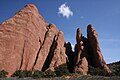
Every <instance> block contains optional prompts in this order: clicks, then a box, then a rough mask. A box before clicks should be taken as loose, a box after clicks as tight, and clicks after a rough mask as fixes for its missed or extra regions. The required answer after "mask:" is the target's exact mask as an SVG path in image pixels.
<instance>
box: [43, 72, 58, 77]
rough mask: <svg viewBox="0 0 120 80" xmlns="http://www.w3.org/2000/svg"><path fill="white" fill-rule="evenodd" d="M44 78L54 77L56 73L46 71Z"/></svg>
mask: <svg viewBox="0 0 120 80" xmlns="http://www.w3.org/2000/svg"><path fill="white" fill-rule="evenodd" d="M44 77H49V78H50V77H56V73H55V72H54V71H51V70H47V71H45V75H44Z"/></svg>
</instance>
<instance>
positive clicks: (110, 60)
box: [105, 58, 120, 63]
mask: <svg viewBox="0 0 120 80" xmlns="http://www.w3.org/2000/svg"><path fill="white" fill-rule="evenodd" d="M105 61H106V62H107V63H112V62H117V61H120V60H119V59H116V58H105Z"/></svg>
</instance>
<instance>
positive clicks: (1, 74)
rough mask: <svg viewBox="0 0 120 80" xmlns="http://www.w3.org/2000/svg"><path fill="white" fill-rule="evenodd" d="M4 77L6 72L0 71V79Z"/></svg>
mask: <svg viewBox="0 0 120 80" xmlns="http://www.w3.org/2000/svg"><path fill="white" fill-rule="evenodd" d="M6 75H8V72H6V71H4V70H1V71H0V78H1V77H6Z"/></svg>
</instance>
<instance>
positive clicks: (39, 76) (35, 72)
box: [32, 70, 45, 78]
mask: <svg viewBox="0 0 120 80" xmlns="http://www.w3.org/2000/svg"><path fill="white" fill-rule="evenodd" d="M44 75H45V73H44V72H42V71H39V70H36V71H34V73H33V75H32V77H33V78H41V77H44Z"/></svg>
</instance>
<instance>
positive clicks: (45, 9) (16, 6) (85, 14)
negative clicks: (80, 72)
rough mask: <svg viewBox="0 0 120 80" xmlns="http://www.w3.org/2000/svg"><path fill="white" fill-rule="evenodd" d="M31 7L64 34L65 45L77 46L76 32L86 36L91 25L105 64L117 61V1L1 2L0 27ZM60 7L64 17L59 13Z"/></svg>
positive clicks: (119, 9)
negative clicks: (79, 31) (69, 43)
mask: <svg viewBox="0 0 120 80" xmlns="http://www.w3.org/2000/svg"><path fill="white" fill-rule="evenodd" d="M31 3H34V4H35V5H36V6H37V8H38V10H39V12H40V14H41V15H42V16H43V17H44V19H45V20H46V21H47V22H48V23H54V24H55V25H56V26H57V27H58V29H59V30H62V31H63V32H64V35H65V41H70V42H71V43H72V45H75V43H76V42H75V41H76V40H75V37H76V28H78V27H79V28H81V29H82V32H83V35H84V36H86V28H87V25H88V24H90V23H91V24H93V25H94V28H95V29H96V30H97V32H98V39H99V42H100V47H101V51H102V53H103V56H104V58H105V60H106V62H107V63H110V62H115V61H118V60H120V0H1V1H0V23H2V22H3V21H5V20H7V19H9V18H11V17H12V16H14V15H15V12H17V11H19V10H21V9H22V8H23V7H24V6H25V5H26V4H31ZM63 4H64V5H65V10H66V7H67V10H68V11H67V12H66V13H64V12H60V11H59V8H60V6H61V5H63ZM69 10H70V12H69Z"/></svg>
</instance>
